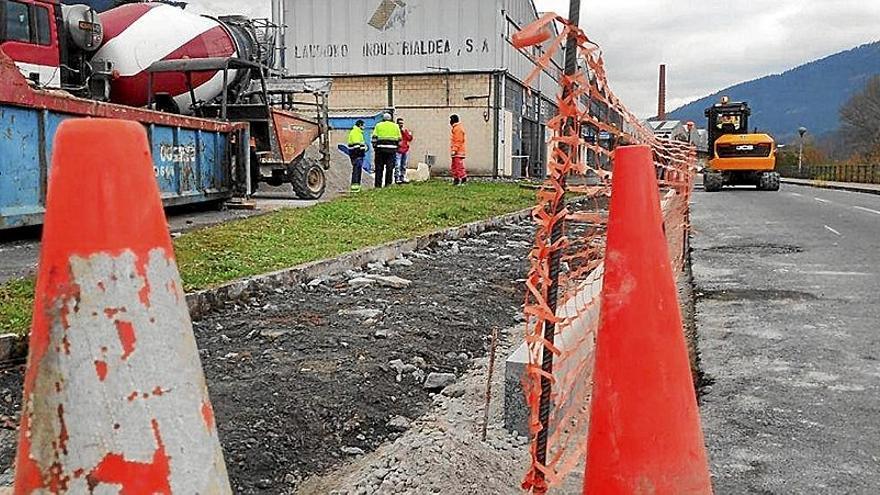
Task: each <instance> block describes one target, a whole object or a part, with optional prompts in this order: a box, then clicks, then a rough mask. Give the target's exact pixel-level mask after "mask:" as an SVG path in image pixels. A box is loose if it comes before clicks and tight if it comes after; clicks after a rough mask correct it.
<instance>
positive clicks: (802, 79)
mask: <svg viewBox="0 0 880 495" xmlns="http://www.w3.org/2000/svg"><path fill="white" fill-rule="evenodd" d="M877 74H880V40H878V41H875V42H872V43H865V44H863V45H859V46H857V47H855V48H851V49H849V50H845V51H842V52H838V53H835V54H832V55H828V56H826V57H822V58H820V59H817V60H814V61H812V62H807V63H805V64H802V65H799V66H797V67H794V68H791V69H788V70H786V71H784V72H781V73H777V74H770V75H767V76H764V77H759V78H756V79H752V80H750V81H744V82H741V83H738V84H735V85H733V86H730V87H728V88H725V89H722V90H720V91H716V92H715V93H712V94H711V95H708V96H705V97H703V98H700V99H698V100H695V101H693V102H691V103H688V104H686V105H683V106H681V107H679V108H677V109H675V110H673V111H672V112H670V113H669V116H668V118H669V119H675V120H692V121H694V122H697V123H698V125H699V126H700V127H704V126H705V120H706V118H705V116H704V114H703V111H704V110H705V109H706V108H708V107H709V106H711V105H712V104H714V103H716V102H717V101H718V100H719V99H720V98H721V96H723V95H727V96H730V98H731V100H733V101H743V100H744V101H747V102H749V106H750V107H751V109H752V118H751V122H750V124H751V126H752V127H757V128H759V129H761V130H762V131H766V132H769V133H770V134H772V135H774V136H775V137H776V138H777V139H778V140H780V141H788V140H791V139H793V138H794V136H796V135H797V129H798V127H801V126H803V127H806V128H807V129H808V132H810V133H811V134H813V135H815V136H823V135H827V134H829V133H832V132H834V131H836V130H837V129H838V128H839V126H840V115H839V112H840V107H841V106H843V104H845V103H846V102H847V100H849V98H850V97H851V96H852V95H853V94H854V93H856V92H857V91H860V90H861V89H862V88H864V86H865V83H867V81H868V79H869V78H870V77H871V76H874V75H877Z"/></svg>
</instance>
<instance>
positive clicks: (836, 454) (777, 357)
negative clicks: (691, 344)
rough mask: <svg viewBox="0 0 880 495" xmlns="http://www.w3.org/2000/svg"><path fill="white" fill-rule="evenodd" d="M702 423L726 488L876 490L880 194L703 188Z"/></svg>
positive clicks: (699, 235)
mask: <svg viewBox="0 0 880 495" xmlns="http://www.w3.org/2000/svg"><path fill="white" fill-rule="evenodd" d="M693 223H694V229H695V239H694V276H695V282H696V290H697V297H698V305H697V326H698V328H699V331H700V339H701V341H700V348H701V351H702V365H703V370H704V371H705V373H706V374H707V378H708V380H709V384H708V385H707V386H705V387H704V388H703V394H704V395H703V397H702V419H703V424H704V430H705V434H706V442H707V444H708V447H709V453H710V458H711V468H712V472H713V476H714V479H715V483H716V487H717V492H718V493H780V494H781V493H785V494H789V493H810V494H812V493H878V490H880V327H878V321H880V320H878V319H880V196H874V195H868V194H859V193H849V192H843V191H830V190H823V189H814V188H809V187H801V186H784V187H783V189H782V191H781V192H779V193H769V192H757V191H754V190H750V189H739V190H733V191H729V190H725V191H723V192H720V193H712V194H709V193H705V192H703V191H697V193H696V194H695V197H694V208H693Z"/></svg>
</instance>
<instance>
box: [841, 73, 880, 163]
mask: <svg viewBox="0 0 880 495" xmlns="http://www.w3.org/2000/svg"><path fill="white" fill-rule="evenodd" d="M840 120H841V126H840V129H841V132H842V133H843V135H844V138H845V140H846V143H847V144H848V145H849V146H850V148H851V150H852V152H853V154H854V155H858V156H859V157H861V158H865V159H866V158H868V157H869V156H871V155H876V154H877V153H878V152H880V75H877V76H874V77H872V78H871V79H869V80H868V83H867V84H866V85H865V88H864V89H863V90H862V91H860V92H858V93H856V94H855V95H853V96H852V98H850V99H849V101H848V102H846V103H845V104H844V105H843V107H842V108H841V109H840Z"/></svg>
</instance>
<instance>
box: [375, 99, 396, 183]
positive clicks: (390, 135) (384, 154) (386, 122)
mask: <svg viewBox="0 0 880 495" xmlns="http://www.w3.org/2000/svg"><path fill="white" fill-rule="evenodd" d="M401 137H402V134H401V133H400V126H398V125H397V124H395V123H394V121H393V120H392V117H391V114H390V113H386V114H384V115H382V122H379V124H377V125H376V128H375V129H373V154H375V155H376V166H375V167H374V168H375V170H374V171H373V172H374V173H375V174H376V182H375V184H376V189H378V188H380V187H385V186H390V185H391V184H393V183H394V167H395V165H397V150H398V149H399V148H400V139H401Z"/></svg>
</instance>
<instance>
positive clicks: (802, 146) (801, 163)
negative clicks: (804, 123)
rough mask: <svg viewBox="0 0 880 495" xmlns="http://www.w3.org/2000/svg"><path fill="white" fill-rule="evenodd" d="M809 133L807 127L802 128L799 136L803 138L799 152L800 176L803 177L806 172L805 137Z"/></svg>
mask: <svg viewBox="0 0 880 495" xmlns="http://www.w3.org/2000/svg"><path fill="white" fill-rule="evenodd" d="M806 133H807V128H806V127H801V128H799V129H798V134H800V136H801V143H800V150H799V151H798V175H799V176H800V175H803V173H804V172H803V171H804V135H805V134H806Z"/></svg>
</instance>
